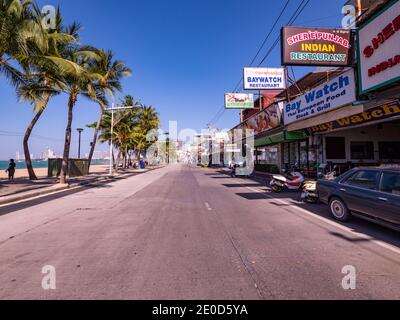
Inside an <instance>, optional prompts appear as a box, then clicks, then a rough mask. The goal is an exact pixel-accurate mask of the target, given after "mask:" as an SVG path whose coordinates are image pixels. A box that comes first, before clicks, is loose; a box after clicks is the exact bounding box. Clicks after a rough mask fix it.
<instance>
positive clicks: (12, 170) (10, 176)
mask: <svg viewBox="0 0 400 320" xmlns="http://www.w3.org/2000/svg"><path fill="white" fill-rule="evenodd" d="M16 166H17V165H16V164H15V161H14V159H11V160H10V163H9V164H8V168H7V170H6V173H8V180H10V181H13V180H14V174H15V167H16Z"/></svg>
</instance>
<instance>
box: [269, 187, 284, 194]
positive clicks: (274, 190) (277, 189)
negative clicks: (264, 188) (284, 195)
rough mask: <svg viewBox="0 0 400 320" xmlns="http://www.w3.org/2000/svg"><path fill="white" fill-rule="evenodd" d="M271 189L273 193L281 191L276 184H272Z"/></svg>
mask: <svg viewBox="0 0 400 320" xmlns="http://www.w3.org/2000/svg"><path fill="white" fill-rule="evenodd" d="M271 189H272V191H273V192H275V193H281V192H282V191H283V189H282V188H281V187H278V186H277V185H273V186H272V187H271Z"/></svg>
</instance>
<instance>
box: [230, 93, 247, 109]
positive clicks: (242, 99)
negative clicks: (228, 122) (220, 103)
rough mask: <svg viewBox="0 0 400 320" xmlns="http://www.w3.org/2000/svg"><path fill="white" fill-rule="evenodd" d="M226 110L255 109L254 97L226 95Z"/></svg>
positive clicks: (241, 94)
mask: <svg viewBox="0 0 400 320" xmlns="http://www.w3.org/2000/svg"><path fill="white" fill-rule="evenodd" d="M225 109H254V95H253V94H244V93H227V94H225Z"/></svg>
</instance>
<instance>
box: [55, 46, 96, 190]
mask: <svg viewBox="0 0 400 320" xmlns="http://www.w3.org/2000/svg"><path fill="white" fill-rule="evenodd" d="M96 52H97V49H95V48H92V47H87V46H86V47H79V46H77V45H73V46H67V47H65V48H64V50H63V52H62V53H61V55H62V58H63V59H65V60H66V61H67V62H64V61H61V60H60V59H58V58H57V59H54V61H57V62H59V63H60V65H61V69H62V70H65V71H67V70H69V69H71V68H72V69H73V72H68V73H67V75H66V76H65V77H64V82H65V87H66V88H65V89H64V90H63V91H64V92H65V93H67V94H68V121H67V127H66V129H65V142H64V152H63V160H62V166H61V173H60V183H61V184H65V183H66V181H67V171H68V162H69V153H70V147H71V127H72V120H73V109H74V106H75V104H76V102H77V101H78V97H79V95H82V96H85V97H87V98H89V99H91V100H94V101H97V99H98V95H97V92H96V88H95V85H94V83H95V82H96V81H98V80H100V79H101V75H99V74H97V73H95V72H92V71H91V70H90V66H91V65H92V63H93V59H94V60H96V59H98V56H97V54H96Z"/></svg>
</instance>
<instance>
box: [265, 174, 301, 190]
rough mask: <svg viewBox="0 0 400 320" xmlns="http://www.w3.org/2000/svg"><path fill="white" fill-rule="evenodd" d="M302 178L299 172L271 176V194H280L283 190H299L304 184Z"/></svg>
mask: <svg viewBox="0 0 400 320" xmlns="http://www.w3.org/2000/svg"><path fill="white" fill-rule="evenodd" d="M304 181H305V179H304V176H303V175H302V174H301V173H300V172H295V171H294V172H292V173H289V174H286V173H282V174H279V175H273V176H272V180H271V183H270V187H271V189H272V191H273V192H276V193H280V192H283V191H285V190H300V189H301V188H302V187H303V184H304Z"/></svg>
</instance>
